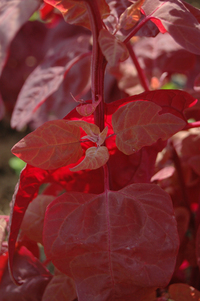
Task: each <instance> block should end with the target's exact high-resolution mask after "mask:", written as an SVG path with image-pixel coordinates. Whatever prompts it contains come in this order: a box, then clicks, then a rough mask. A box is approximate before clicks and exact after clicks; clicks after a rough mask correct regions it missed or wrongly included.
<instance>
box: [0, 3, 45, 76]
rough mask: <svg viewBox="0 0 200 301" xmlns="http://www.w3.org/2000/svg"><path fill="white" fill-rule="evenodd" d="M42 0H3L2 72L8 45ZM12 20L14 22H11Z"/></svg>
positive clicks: (0, 28)
mask: <svg viewBox="0 0 200 301" xmlns="http://www.w3.org/2000/svg"><path fill="white" fill-rule="evenodd" d="M39 6H40V0H26V1H25V2H22V1H21V0H16V1H7V0H1V11H0V37H1V38H0V44H1V48H0V74H1V71H2V69H3V67H4V64H5V62H6V58H7V54H8V47H9V46H10V43H11V41H12V39H13V38H14V37H15V35H16V33H17V32H18V30H19V29H20V27H21V26H22V25H23V24H24V23H25V22H26V21H28V19H29V18H30V17H31V15H32V14H33V13H34V12H35V11H36V10H37V9H38V8H39ZM11 20H12V22H11Z"/></svg>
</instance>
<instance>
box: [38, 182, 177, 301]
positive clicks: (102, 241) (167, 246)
mask: <svg viewBox="0 0 200 301" xmlns="http://www.w3.org/2000/svg"><path fill="white" fill-rule="evenodd" d="M43 233H44V247H45V253H46V255H47V257H48V258H49V259H50V260H52V262H53V263H54V265H55V266H56V267H57V268H58V269H59V270H60V271H61V272H63V273H65V274H66V275H68V276H69V277H72V278H73V279H74V281H75V283H76V288H77V295H78V298H80V299H81V300H87V301H94V300H95V301H107V300H133V296H134V298H135V300H137V301H139V300H142V298H141V294H145V293H146V289H145V287H147V289H149V288H152V287H160V286H161V287H162V286H166V285H167V284H168V282H169V280H170V278H171V275H172V273H173V270H174V265H175V262H176V254H177V251H178V244H179V243H178V234H177V229H176V221H175V218H174V214H173V206H172V202H171V199H170V197H169V195H168V194H167V193H165V192H164V191H163V190H162V189H161V188H159V187H158V186H157V185H154V184H132V185H129V186H127V187H125V188H124V189H122V190H119V191H115V192H114V191H107V190H106V191H105V192H104V193H102V194H100V195H97V194H83V193H75V192H67V193H65V194H63V195H62V196H60V197H58V198H57V199H55V200H54V201H53V202H52V203H51V204H50V205H49V206H48V208H47V211H46V215H45V222H44V232H43ZM94 284H95V285H94ZM143 296H144V295H143Z"/></svg>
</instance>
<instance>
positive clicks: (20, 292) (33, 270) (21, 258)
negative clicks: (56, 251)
mask: <svg viewBox="0 0 200 301" xmlns="http://www.w3.org/2000/svg"><path fill="white" fill-rule="evenodd" d="M13 267H14V273H15V274H18V275H19V277H20V279H21V280H22V281H23V284H22V285H21V286H16V284H15V283H13V281H12V279H11V277H10V274H9V270H8V268H7V269H6V270H5V272H4V275H3V277H2V280H1V282H0V296H1V300H3V301H22V300H31V301H38V300H41V299H38V298H40V296H41V295H43V292H44V290H45V288H46V286H47V284H48V283H49V281H50V280H51V278H52V275H51V274H50V272H49V271H48V270H47V269H46V268H45V267H44V266H43V265H42V263H41V262H40V261H39V260H38V259H37V258H35V256H34V255H33V254H32V253H31V252H30V251H29V250H28V249H27V248H25V247H24V246H22V247H21V248H20V250H17V251H16V253H15V256H14V264H13ZM30 296H31V299H30Z"/></svg>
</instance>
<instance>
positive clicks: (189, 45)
mask: <svg viewBox="0 0 200 301" xmlns="http://www.w3.org/2000/svg"><path fill="white" fill-rule="evenodd" d="M142 8H143V10H144V12H145V14H146V16H147V18H150V19H151V20H152V21H153V22H154V23H155V24H156V25H157V26H158V28H159V30H160V31H161V32H164V30H167V31H168V32H169V34H170V35H171V36H172V37H173V38H174V39H175V41H176V42H177V43H179V44H180V45H181V46H183V47H184V48H185V49H187V50H188V51H190V52H192V53H195V54H200V24H199V22H198V21H197V19H196V18H195V17H194V16H193V15H192V14H191V13H190V12H189V11H188V9H187V8H186V7H185V6H184V4H183V3H182V1H180V0H174V1H173V2H172V1H163V0H154V1H151V0H146V1H145V3H144V5H143V7H142ZM194 36H195V39H194Z"/></svg>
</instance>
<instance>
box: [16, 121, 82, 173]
mask: <svg viewBox="0 0 200 301" xmlns="http://www.w3.org/2000/svg"><path fill="white" fill-rule="evenodd" d="M79 141H80V129H79V128H78V127H77V126H76V125H73V123H72V122H70V123H69V122H66V121H65V120H55V121H48V122H46V123H44V124H43V125H42V126H40V127H39V128H37V129H36V130H35V131H33V132H32V133H30V134H28V135H27V136H26V137H24V138H23V139H22V140H20V141H19V142H18V143H17V144H15V145H14V146H13V148H12V153H13V154H14V155H16V156H17V157H18V158H20V159H22V160H23V161H25V162H26V163H28V164H31V165H32V166H35V167H40V168H42V169H56V168H59V167H62V166H65V165H68V164H71V163H75V162H77V161H78V160H79V159H80V158H81V155H82V148H81V145H80V142H79Z"/></svg>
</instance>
